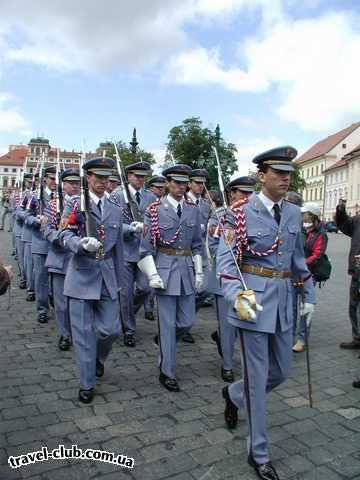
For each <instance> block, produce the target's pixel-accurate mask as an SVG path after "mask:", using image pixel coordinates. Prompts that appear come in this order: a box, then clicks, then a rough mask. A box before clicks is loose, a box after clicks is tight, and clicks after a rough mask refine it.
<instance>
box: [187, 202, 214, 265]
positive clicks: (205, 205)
mask: <svg viewBox="0 0 360 480" xmlns="http://www.w3.org/2000/svg"><path fill="white" fill-rule="evenodd" d="M186 198H187V199H188V200H189V202H193V200H192V197H190V195H189V194H187V195H186ZM195 205H196V204H195ZM197 206H198V208H199V210H200V225H201V233H202V242H203V247H202V260H203V266H204V267H206V266H207V264H208V256H207V252H206V232H207V225H208V222H209V219H210V216H211V207H210V205H209V202H207V201H206V200H205V199H204V198H203V197H200V198H199V204H198V205H197Z"/></svg>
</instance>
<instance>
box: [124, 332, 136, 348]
mask: <svg viewBox="0 0 360 480" xmlns="http://www.w3.org/2000/svg"><path fill="white" fill-rule="evenodd" d="M124 345H125V346H126V347H135V345H136V342H135V337H134V335H125V337H124Z"/></svg>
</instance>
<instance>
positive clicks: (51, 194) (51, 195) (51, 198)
mask: <svg viewBox="0 0 360 480" xmlns="http://www.w3.org/2000/svg"><path fill="white" fill-rule="evenodd" d="M53 198H54V192H51V193H50V200H53Z"/></svg>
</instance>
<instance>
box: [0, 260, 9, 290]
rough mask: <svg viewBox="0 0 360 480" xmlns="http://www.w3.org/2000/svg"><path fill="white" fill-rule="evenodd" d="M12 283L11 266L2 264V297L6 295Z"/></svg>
mask: <svg viewBox="0 0 360 480" xmlns="http://www.w3.org/2000/svg"><path fill="white" fill-rule="evenodd" d="M10 283H11V266H10V265H3V264H2V263H1V262H0V295H4V294H5V293H6V292H7V290H8V288H9V287H10Z"/></svg>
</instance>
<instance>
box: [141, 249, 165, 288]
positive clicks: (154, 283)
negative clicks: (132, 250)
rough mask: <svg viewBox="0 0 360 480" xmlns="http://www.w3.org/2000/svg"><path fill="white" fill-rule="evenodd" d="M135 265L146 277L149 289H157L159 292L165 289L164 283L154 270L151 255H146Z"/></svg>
mask: <svg viewBox="0 0 360 480" xmlns="http://www.w3.org/2000/svg"><path fill="white" fill-rule="evenodd" d="M137 265H138V267H139V269H140V270H141V271H142V272H143V273H145V275H146V276H147V278H148V280H149V285H150V287H151V288H158V289H161V290H164V289H165V285H164V282H163V280H162V278H161V277H160V275H159V274H158V271H157V270H156V266H155V262H154V258H153V256H152V255H147V256H146V257H144V258H142V259H141V260H140V261H139V262H138V264H137Z"/></svg>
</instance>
